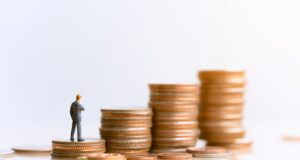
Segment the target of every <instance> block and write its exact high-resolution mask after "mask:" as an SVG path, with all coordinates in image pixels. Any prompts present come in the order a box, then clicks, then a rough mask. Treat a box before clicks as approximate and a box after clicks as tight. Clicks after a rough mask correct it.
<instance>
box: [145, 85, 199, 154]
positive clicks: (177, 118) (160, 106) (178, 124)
mask: <svg viewBox="0 0 300 160" xmlns="http://www.w3.org/2000/svg"><path fill="white" fill-rule="evenodd" d="M150 92H151V94H150V102H149V106H150V107H151V108H152V109H153V128H152V139H153V140H152V149H151V151H152V152H153V153H161V152H185V150H186V148H187V147H190V146H194V145H195V143H196V141H197V138H198V135H199V129H198V122H197V118H198V101H199V100H198V98H199V94H198V85H195V84H151V85H150Z"/></svg>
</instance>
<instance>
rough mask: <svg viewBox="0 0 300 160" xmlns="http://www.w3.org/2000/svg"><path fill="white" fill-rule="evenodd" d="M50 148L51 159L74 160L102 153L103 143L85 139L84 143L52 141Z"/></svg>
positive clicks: (99, 140)
mask: <svg viewBox="0 0 300 160" xmlns="http://www.w3.org/2000/svg"><path fill="white" fill-rule="evenodd" d="M52 148H53V151H52V154H51V155H52V159H65V158H67V159H74V158H79V157H88V156H94V155H99V154H102V153H104V152H105V141H104V140H102V139H86V140H85V141H84V142H71V141H69V140H53V141H52Z"/></svg>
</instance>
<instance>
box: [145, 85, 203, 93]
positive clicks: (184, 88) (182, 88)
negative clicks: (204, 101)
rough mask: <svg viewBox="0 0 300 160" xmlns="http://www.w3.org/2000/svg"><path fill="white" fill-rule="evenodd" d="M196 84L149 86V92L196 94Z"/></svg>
mask: <svg viewBox="0 0 300 160" xmlns="http://www.w3.org/2000/svg"><path fill="white" fill-rule="evenodd" d="M198 87H199V86H198V85H197V84H149V88H150V91H151V92H167V93H170V92H177V93H180V92H183V93H184V92H198Z"/></svg>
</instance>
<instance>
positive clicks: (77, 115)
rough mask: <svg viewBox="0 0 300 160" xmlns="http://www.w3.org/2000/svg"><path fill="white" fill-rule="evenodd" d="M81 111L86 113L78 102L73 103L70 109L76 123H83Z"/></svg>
mask: <svg viewBox="0 0 300 160" xmlns="http://www.w3.org/2000/svg"><path fill="white" fill-rule="evenodd" d="M81 111H84V108H83V107H82V105H81V104H80V103H79V102H77V101H75V102H73V103H72V105H71V108H70V114H71V117H72V120H73V121H74V122H80V121H81Z"/></svg>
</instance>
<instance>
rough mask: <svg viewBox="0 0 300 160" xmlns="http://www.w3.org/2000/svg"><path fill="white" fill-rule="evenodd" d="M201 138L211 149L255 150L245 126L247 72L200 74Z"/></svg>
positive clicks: (212, 71) (227, 71)
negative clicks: (213, 147) (218, 147)
mask: <svg viewBox="0 0 300 160" xmlns="http://www.w3.org/2000/svg"><path fill="white" fill-rule="evenodd" d="M199 79H200V81H201V87H200V99H201V102H200V116H199V124H200V129H201V134H200V138H201V139H204V140H206V141H207V144H208V145H210V146H222V147H226V148H227V149H229V150H231V151H238V150H245V149H249V148H251V142H249V141H248V140H247V139H245V138H244V137H245V134H246V131H245V129H244V128H243V126H242V119H243V108H244V103H245V102H244V93H245V86H246V79H245V72H244V71H243V70H210V71H201V72H199Z"/></svg>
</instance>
